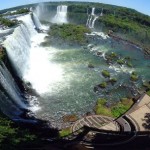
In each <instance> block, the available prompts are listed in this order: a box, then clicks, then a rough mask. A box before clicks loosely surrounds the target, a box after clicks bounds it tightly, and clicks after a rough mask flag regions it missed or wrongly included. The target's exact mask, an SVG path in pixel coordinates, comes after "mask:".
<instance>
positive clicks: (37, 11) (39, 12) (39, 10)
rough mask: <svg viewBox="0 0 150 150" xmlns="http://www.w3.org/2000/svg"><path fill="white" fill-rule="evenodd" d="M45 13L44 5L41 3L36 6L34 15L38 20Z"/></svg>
mask: <svg viewBox="0 0 150 150" xmlns="http://www.w3.org/2000/svg"><path fill="white" fill-rule="evenodd" d="M45 13H46V9H45V5H44V4H43V3H40V4H38V6H37V7H36V9H35V14H36V15H37V17H38V18H39V19H42V17H43V14H45Z"/></svg>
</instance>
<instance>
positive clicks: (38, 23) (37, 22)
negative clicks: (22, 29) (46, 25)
mask: <svg viewBox="0 0 150 150" xmlns="http://www.w3.org/2000/svg"><path fill="white" fill-rule="evenodd" d="M33 22H34V24H35V26H36V28H37V29H42V25H41V23H40V21H39V19H38V17H37V15H36V14H35V13H34V12H33Z"/></svg>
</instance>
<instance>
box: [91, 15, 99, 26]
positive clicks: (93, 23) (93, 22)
mask: <svg viewBox="0 0 150 150" xmlns="http://www.w3.org/2000/svg"><path fill="white" fill-rule="evenodd" d="M97 18H98V16H95V17H94V19H93V21H92V25H91V28H94V25H95V21H96V20H97Z"/></svg>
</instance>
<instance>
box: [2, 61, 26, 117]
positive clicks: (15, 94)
mask: <svg viewBox="0 0 150 150" xmlns="http://www.w3.org/2000/svg"><path fill="white" fill-rule="evenodd" d="M20 108H23V109H25V108H26V105H25V104H24V102H23V97H22V96H21V92H20V90H19V88H18V86H17V84H16V83H15V81H14V79H13V77H12V76H11V74H10V72H9V71H8V70H7V68H6V66H5V65H4V63H3V62H0V109H1V110H2V111H3V112H4V113H5V114H7V115H8V116H9V117H11V118H13V116H16V115H19V114H20V113H21V112H22V111H21V110H20Z"/></svg>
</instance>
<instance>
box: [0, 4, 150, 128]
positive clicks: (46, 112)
mask: <svg viewBox="0 0 150 150" xmlns="http://www.w3.org/2000/svg"><path fill="white" fill-rule="evenodd" d="M49 7H52V6H49ZM103 7H104V6H103ZM103 7H102V6H101V7H100V8H96V7H95V6H91V7H90V8H87V7H86V6H84V7H83V13H82V15H81V17H84V19H83V20H82V21H83V25H84V26H87V27H88V28H90V30H91V32H90V33H87V34H86V35H85V38H87V43H86V44H84V45H79V46H70V45H69V46H66V47H63V44H64V45H65V43H60V45H61V46H58V47H54V46H53V45H52V44H51V43H47V44H49V45H48V46H43V45H42V42H45V41H46V39H47V38H48V37H49V36H50V35H48V31H51V26H52V24H55V23H56V24H61V25H63V23H64V24H69V23H73V21H72V18H73V17H71V15H72V16H76V19H75V20H74V22H76V24H80V23H79V22H80V20H78V19H77V18H78V12H79V11H81V10H80V9H81V8H80V7H79V8H78V7H77V8H76V9H78V10H77V14H76V13H73V9H72V8H73V6H72V5H66V4H63V5H59V4H57V5H56V6H55V7H53V9H52V11H51V10H49V9H48V5H46V4H40V5H38V6H34V7H33V8H32V12H30V13H28V14H23V15H21V16H19V17H17V18H16V19H17V20H18V21H19V22H20V23H19V25H17V26H16V27H15V28H11V30H13V31H11V34H10V31H9V33H8V35H7V36H4V37H5V38H4V40H3V41H2V45H3V47H4V48H5V49H6V53H7V56H8V59H9V61H10V63H11V65H12V67H13V69H14V72H15V74H16V76H17V77H18V78H20V79H21V80H22V81H23V85H25V87H26V88H27V89H32V90H33V91H34V92H35V93H36V94H35V93H34V92H33V91H32V90H31V91H32V92H29V93H28V92H22V91H21V90H20V89H19V85H17V84H18V83H17V82H16V79H14V78H15V77H14V76H13V75H12V74H11V71H10V70H9V68H7V66H6V65H5V62H3V61H1V63H0V85H1V88H0V109H1V110H2V111H3V113H4V114H6V115H8V116H9V117H10V118H11V119H13V120H24V121H28V119H25V118H22V117H20V116H21V114H22V113H23V112H24V110H30V111H32V112H33V113H34V114H35V116H36V117H37V118H41V119H45V120H48V121H50V122H51V126H52V127H57V128H59V129H61V128H62V127H66V126H68V124H67V123H66V124H65V123H64V122H63V119H62V118H63V116H65V115H70V114H76V115H77V116H78V117H79V118H80V117H82V116H84V115H85V114H86V113H87V112H90V113H94V111H93V108H94V106H95V104H96V101H97V99H98V98H103V97H104V98H106V99H107V105H111V104H113V103H116V102H118V101H119V100H120V99H121V98H126V97H127V98H131V97H134V96H137V95H138V94H139V93H140V92H141V91H142V92H143V90H141V89H142V84H143V83H145V82H146V81H149V77H150V74H149V72H148V70H149V64H150V59H146V58H145V55H144V53H143V50H142V49H141V48H139V47H137V46H135V45H132V44H129V43H127V42H124V41H118V40H116V39H113V38H111V37H110V36H108V35H107V33H106V32H105V29H104V25H102V24H99V28H97V26H98V25H97V24H98V23H99V21H101V19H105V18H104V17H105V13H106V10H104V8H103ZM87 10H88V11H89V12H86V11H87ZM71 11H72V12H71ZM46 12H47V13H46ZM51 14H53V15H51ZM45 15H47V16H46V18H45ZM118 20H119V19H118ZM49 27H50V29H49ZM60 28H61V27H60ZM103 32H105V33H103ZM3 35H4V33H3ZM67 36H68V35H67ZM56 43H59V41H58V40H57V39H56ZM112 54H116V55H117V57H116V58H113V59H112V58H110V57H111V56H112ZM112 57H113V56H112ZM118 60H119V61H118ZM121 60H122V61H123V63H121V62H122V61H121ZM128 63H131V64H132V65H129V64H128ZM91 66H92V67H91ZM102 70H107V71H108V72H109V73H110V79H112V78H116V79H117V82H116V83H115V84H114V85H112V84H111V83H110V81H109V78H107V77H104V76H103V75H102ZM133 72H136V73H137V74H138V80H137V81H135V82H134V81H131V80H130V76H131V75H132V73H133ZM104 82H106V83H107V87H106V88H100V87H99V84H101V83H104ZM140 90H141V91H140ZM29 91H30V90H29ZM34 121H35V120H34Z"/></svg>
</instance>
